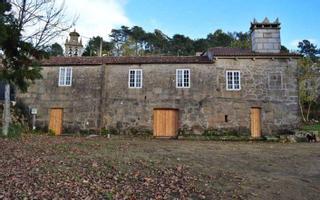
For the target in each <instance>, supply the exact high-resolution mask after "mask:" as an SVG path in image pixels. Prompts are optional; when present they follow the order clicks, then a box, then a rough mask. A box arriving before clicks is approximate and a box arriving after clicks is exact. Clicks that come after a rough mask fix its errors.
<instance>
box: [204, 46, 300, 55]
mask: <svg viewBox="0 0 320 200" xmlns="http://www.w3.org/2000/svg"><path fill="white" fill-rule="evenodd" d="M207 53H209V54H211V56H213V57H215V56H220V57H223V56H280V57H282V56H283V57H300V56H301V55H300V54H297V53H287V52H280V53H257V52H253V51H251V49H242V48H231V47H215V48H210V49H208V51H207ZM203 55H207V54H206V52H205V53H204V54H203ZM209 57H210V56H209Z"/></svg>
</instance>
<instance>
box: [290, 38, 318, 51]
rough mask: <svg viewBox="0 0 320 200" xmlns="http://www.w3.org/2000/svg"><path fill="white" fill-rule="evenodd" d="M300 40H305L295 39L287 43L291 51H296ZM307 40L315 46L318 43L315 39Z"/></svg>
mask: <svg viewBox="0 0 320 200" xmlns="http://www.w3.org/2000/svg"><path fill="white" fill-rule="evenodd" d="M302 40H305V39H295V40H292V41H291V42H290V43H289V45H290V48H291V49H296V48H297V47H298V44H299V42H301V41H302ZM307 40H309V41H310V42H311V43H313V44H317V43H318V41H317V39H313V38H310V39H307ZM290 48H289V49H290Z"/></svg>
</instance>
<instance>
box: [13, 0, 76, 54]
mask: <svg viewBox="0 0 320 200" xmlns="http://www.w3.org/2000/svg"><path fill="white" fill-rule="evenodd" d="M11 4H12V6H13V10H14V11H15V12H16V16H17V19H18V26H19V28H20V30H22V33H23V35H22V39H23V40H24V41H26V42H31V43H32V44H33V45H34V46H35V47H36V48H38V49H43V48H45V47H46V46H47V45H48V43H49V42H50V41H51V40H52V39H54V38H55V37H57V36H59V35H61V34H62V33H63V32H65V31H67V30H69V29H70V28H72V26H74V24H75V22H76V21H77V19H78V17H77V16H75V17H73V19H71V20H70V19H69V18H68V17H67V15H66V9H65V4H64V1H63V2H62V3H61V5H57V4H56V0H12V1H11Z"/></svg>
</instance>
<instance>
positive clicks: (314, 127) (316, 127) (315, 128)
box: [302, 124, 320, 132]
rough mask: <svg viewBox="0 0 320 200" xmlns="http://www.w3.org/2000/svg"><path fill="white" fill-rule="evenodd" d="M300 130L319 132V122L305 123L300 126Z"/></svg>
mask: <svg viewBox="0 0 320 200" xmlns="http://www.w3.org/2000/svg"><path fill="white" fill-rule="evenodd" d="M302 130H304V131H318V132H320V124H312V125H305V126H303V127H302Z"/></svg>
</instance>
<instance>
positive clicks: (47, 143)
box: [0, 136, 320, 200]
mask: <svg viewBox="0 0 320 200" xmlns="http://www.w3.org/2000/svg"><path fill="white" fill-rule="evenodd" d="M0 151H1V153H0V199H24V198H25V199H44V198H46V199H61V198H63V199H72V198H74V199H299V200H300V199H320V195H319V194H320V144H319V143H299V144H280V143H262V142H212V141H184V140H156V139H142V138H120V137H113V138H111V139H107V138H104V137H95V138H85V137H53V136H27V137H23V138H22V139H0Z"/></svg>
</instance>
